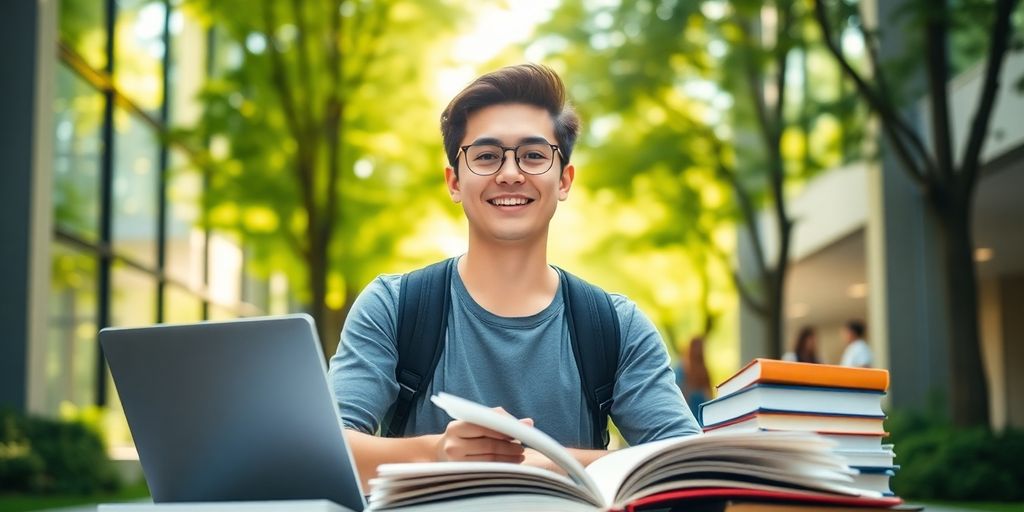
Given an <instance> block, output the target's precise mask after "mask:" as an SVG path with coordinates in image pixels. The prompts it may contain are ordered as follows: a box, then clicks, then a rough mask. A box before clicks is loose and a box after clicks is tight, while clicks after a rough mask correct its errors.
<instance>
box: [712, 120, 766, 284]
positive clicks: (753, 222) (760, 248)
mask: <svg viewBox="0 0 1024 512" xmlns="http://www.w3.org/2000/svg"><path fill="white" fill-rule="evenodd" d="M705 134H706V135H705V136H707V137H709V140H710V142H711V145H712V147H713V151H714V157H715V172H716V174H718V175H719V177H721V178H724V179H725V181H726V182H727V183H728V184H729V186H731V187H732V190H733V193H734V194H736V202H737V203H738V204H739V207H740V213H742V214H743V217H744V222H743V224H744V225H745V226H746V229H747V234H748V235H749V236H750V242H751V245H752V246H753V249H754V259H755V260H757V261H756V263H757V271H758V274H759V275H761V276H764V275H766V274H767V273H768V261H767V260H766V259H765V257H764V241H763V240H762V239H761V232H760V231H759V230H758V222H757V221H758V218H757V211H756V210H755V209H754V201H753V200H752V199H751V197H750V194H749V193H747V190H746V189H745V188H743V184H742V183H740V180H739V176H737V175H736V171H735V170H734V169H732V168H730V167H729V166H728V165H726V163H725V157H724V155H723V154H722V151H723V150H724V148H723V145H722V141H720V140H719V139H718V137H717V136H715V134H713V133H710V130H707V131H706V132H705Z"/></svg>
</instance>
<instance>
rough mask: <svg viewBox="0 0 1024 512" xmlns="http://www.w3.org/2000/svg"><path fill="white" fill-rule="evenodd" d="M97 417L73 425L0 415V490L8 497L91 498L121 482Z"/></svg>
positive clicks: (75, 421)
mask: <svg viewBox="0 0 1024 512" xmlns="http://www.w3.org/2000/svg"><path fill="white" fill-rule="evenodd" d="M96 416H97V413H93V414H91V415H90V414H88V413H87V415H86V417H83V418H81V419H77V420H73V421H55V420H51V419H44V418H34V417H26V416H23V415H21V414H20V413H15V412H13V411H10V410H3V411H0V488H2V489H4V491H8V492H31V493H68V494H72V493H73V494H92V493H98V492H109V491H113V490H116V489H118V488H119V487H120V485H121V482H120V480H119V477H118V475H117V473H116V472H115V470H114V468H113V466H112V465H111V462H110V460H109V459H108V458H107V455H106V450H105V447H104V445H103V441H102V438H101V436H100V434H99V432H98V431H97V425H98V424H97V423H96V422H95V421H89V419H90V418H91V419H93V420H95V419H96V418H95V417H96Z"/></svg>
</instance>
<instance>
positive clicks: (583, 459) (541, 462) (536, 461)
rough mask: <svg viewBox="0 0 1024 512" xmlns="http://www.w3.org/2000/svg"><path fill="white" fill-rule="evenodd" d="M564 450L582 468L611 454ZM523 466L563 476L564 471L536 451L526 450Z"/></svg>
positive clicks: (578, 449) (583, 450) (605, 451)
mask: <svg viewBox="0 0 1024 512" xmlns="http://www.w3.org/2000/svg"><path fill="white" fill-rule="evenodd" d="M566 450H567V451H568V452H569V455H572V458H574V459H576V461H577V462H579V463H580V464H582V465H583V466H584V467H586V466H587V465H589V464H590V463H591V462H594V461H595V460H597V459H600V458H601V457H604V456H605V455H608V454H609V453H611V452H609V451H608V450H586V449H583V448H566ZM523 464H526V465H527V466H534V467H538V468H543V469H547V470H550V471H554V472H555V473H559V474H562V475H564V474H565V469H563V468H562V467H561V466H559V465H558V464H555V463H554V462H553V461H552V460H551V459H549V458H547V457H545V456H544V455H542V454H541V453H540V452H538V451H537V450H526V460H525V461H524V462H523Z"/></svg>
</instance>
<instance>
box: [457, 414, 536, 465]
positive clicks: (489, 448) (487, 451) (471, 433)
mask: <svg viewBox="0 0 1024 512" xmlns="http://www.w3.org/2000/svg"><path fill="white" fill-rule="evenodd" d="M494 410H496V411H498V412H500V413H503V414H506V415H508V413H507V412H505V410H504V409H502V408H501V407H495V408H494ZM519 421H520V422H522V423H524V424H526V425H530V426H532V425H533V420H532V419H530V418H524V419H521V420H519ZM437 460H439V461H487V462H511V463H513V464H519V463H521V462H523V460H524V457H523V445H521V444H519V442H518V441H515V440H514V439H512V438H511V437H509V436H506V435H505V434H502V433H500V432H495V431H493V430H491V429H489V428H484V427H481V426H479V425H474V424H472V423H468V422H465V421H459V420H456V421H452V422H451V423H449V424H448V427H447V428H446V429H445V431H444V434H441V436H440V437H439V438H438V440H437Z"/></svg>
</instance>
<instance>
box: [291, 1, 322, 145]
mask: <svg viewBox="0 0 1024 512" xmlns="http://www.w3.org/2000/svg"><path fill="white" fill-rule="evenodd" d="M302 5H303V1H302V0H292V16H293V17H294V18H295V28H296V36H295V46H296V47H297V51H298V54H299V58H298V61H299V75H300V77H301V81H302V83H303V85H304V86H305V88H306V94H304V95H303V98H302V99H303V102H302V104H303V110H304V114H305V119H304V120H303V127H302V128H303V131H304V132H306V136H307V137H309V138H310V141H311V142H312V141H314V140H316V136H315V134H314V130H315V128H314V126H316V115H315V114H314V113H313V104H314V102H315V101H316V97H317V95H316V82H317V81H316V77H315V76H314V75H313V71H312V64H311V60H310V57H309V42H308V41H307V36H308V35H309V26H308V25H307V24H306V16H305V11H304V10H303V8H302Z"/></svg>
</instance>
